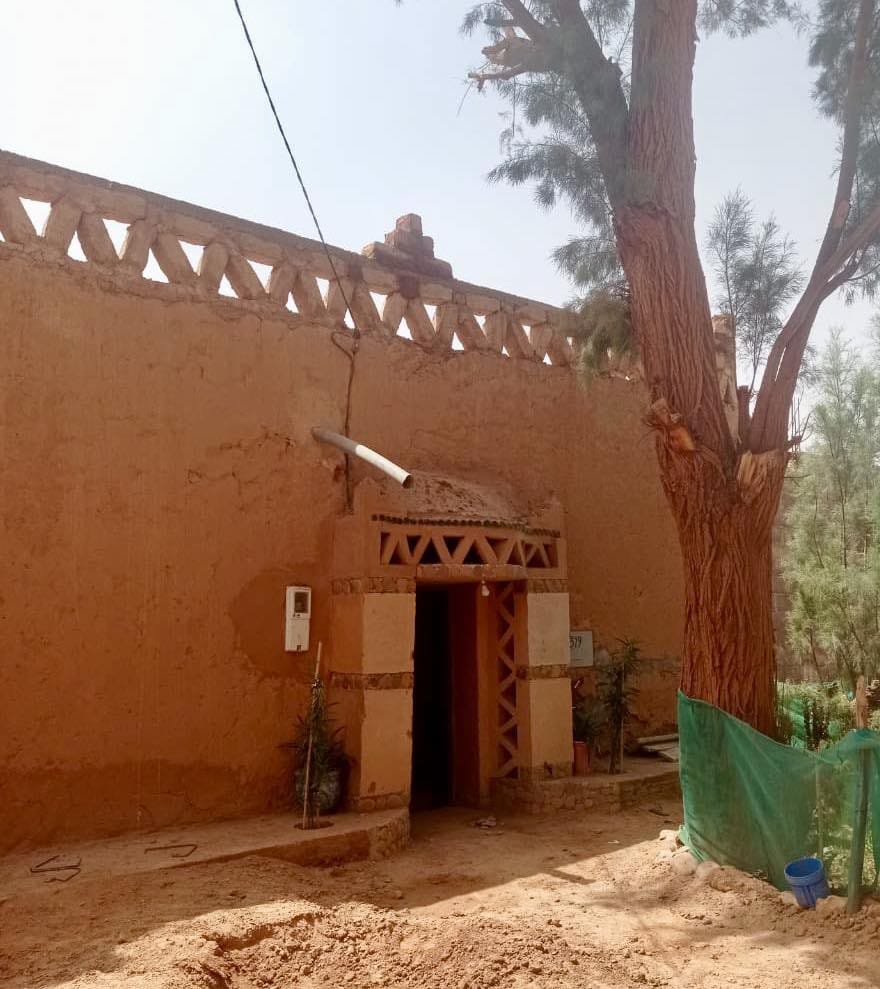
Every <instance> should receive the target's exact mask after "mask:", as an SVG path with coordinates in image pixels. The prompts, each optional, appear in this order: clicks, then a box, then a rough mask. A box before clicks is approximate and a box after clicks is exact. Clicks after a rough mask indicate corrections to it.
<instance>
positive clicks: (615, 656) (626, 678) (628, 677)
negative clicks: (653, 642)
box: [599, 639, 642, 773]
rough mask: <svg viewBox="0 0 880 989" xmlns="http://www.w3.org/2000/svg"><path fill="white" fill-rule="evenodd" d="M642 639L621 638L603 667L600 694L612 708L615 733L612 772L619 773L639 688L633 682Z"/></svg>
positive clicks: (612, 727)
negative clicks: (638, 640)
mask: <svg viewBox="0 0 880 989" xmlns="http://www.w3.org/2000/svg"><path fill="white" fill-rule="evenodd" d="M641 662H642V661H641V656H640V650H639V646H638V643H636V642H635V641H633V640H632V639H621V640H620V648H619V649H617V650H616V651H615V652H614V653H612V655H611V658H610V660H609V662H608V663H607V664H606V665H605V666H603V667H601V668H600V670H599V697H600V698H601V700H602V703H603V704H604V706H605V710H606V711H607V712H608V723H609V728H610V734H611V758H610V762H609V766H608V772H609V773H619V772H620V770H621V756H622V752H623V729H624V726H625V724H626V721H627V719H628V718H629V717H630V714H631V705H632V702H633V700H634V699H635V697H636V695H637V694H638V690H637V689H636V688H635V687H633V686H632V683H631V681H632V678H633V677H634V676H635V675H636V674H637V673H638V671H639V667H640V666H641Z"/></svg>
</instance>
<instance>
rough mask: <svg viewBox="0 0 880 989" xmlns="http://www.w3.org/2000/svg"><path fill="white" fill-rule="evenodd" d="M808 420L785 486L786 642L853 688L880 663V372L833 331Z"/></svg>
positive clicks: (817, 665)
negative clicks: (810, 431)
mask: <svg viewBox="0 0 880 989" xmlns="http://www.w3.org/2000/svg"><path fill="white" fill-rule="evenodd" d="M814 423H815V426H814V428H815V434H814V438H813V442H812V443H811V445H810V448H809V449H808V450H807V451H806V452H804V453H802V454H801V456H800V458H799V459H798V461H797V462H796V464H795V466H794V468H793V470H792V472H791V475H790V478H789V482H788V483H789V493H790V499H791V501H790V505H789V508H788V511H787V513H786V539H785V542H784V545H783V552H782V571H783V577H784V579H785V582H786V584H787V587H788V590H789V594H790V610H789V615H788V621H787V637H788V644H789V648H790V649H791V650H792V652H793V653H794V654H795V655H796V656H798V657H799V658H801V659H803V660H807V661H809V662H811V663H813V664H814V665H815V666H816V669H817V671H818V669H819V668H820V666H821V661H822V659H823V658H824V657H829V658H830V659H831V660H833V662H834V664H835V666H836V670H837V675H838V677H839V678H840V679H841V680H842V681H843V682H844V683H845V684H846V685H847V687H848V689H850V690H852V689H854V688H855V682H856V679H857V677H858V675H859V674H860V673H864V674H865V675H866V677H867V678H868V679H869V680H870V679H871V678H872V677H873V676H874V675H876V673H877V671H878V667H880V545H878V539H877V536H878V531H880V374H878V370H877V368H876V367H875V366H873V364H869V363H866V362H865V361H864V360H862V359H861V358H859V356H858V355H857V354H856V353H855V352H854V351H853V349H852V348H851V347H850V346H849V344H847V343H846V341H845V340H844V339H843V338H842V336H841V334H840V333H839V332H836V333H834V334H833V336H832V339H831V341H830V342H829V344H828V346H827V348H826V349H825V351H824V352H823V354H822V356H821V359H820V362H819V365H818V403H817V405H816V407H815V410H814Z"/></svg>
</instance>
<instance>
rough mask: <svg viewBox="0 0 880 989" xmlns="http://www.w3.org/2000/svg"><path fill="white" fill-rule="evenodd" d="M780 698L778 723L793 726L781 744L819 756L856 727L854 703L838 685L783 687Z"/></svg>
mask: <svg viewBox="0 0 880 989" xmlns="http://www.w3.org/2000/svg"><path fill="white" fill-rule="evenodd" d="M778 698H779V700H778V708H777V712H778V720H779V721H782V722H784V723H787V724H788V725H789V726H790V731H789V733H788V735H787V737H786V736H784V735H783V736H782V737H780V738H779V741H781V742H787V743H788V744H791V745H795V746H796V747H798V748H806V749H809V750H810V751H811V752H818V751H821V749H823V748H824V747H825V746H826V745H829V744H833V743H835V742H839V741H840V740H841V739H842V738H843V737H844V735H846V733H847V732H848V731H850V730H851V729H852V727H853V724H854V715H853V709H852V702H851V700H850V698H849V696H848V695H847V693H846V692H845V691H844V689H843V688H842V687H841V685H840V683H838V682H837V681H832V682H831V683H827V684H821V683H786V684H780V687H779V691H778Z"/></svg>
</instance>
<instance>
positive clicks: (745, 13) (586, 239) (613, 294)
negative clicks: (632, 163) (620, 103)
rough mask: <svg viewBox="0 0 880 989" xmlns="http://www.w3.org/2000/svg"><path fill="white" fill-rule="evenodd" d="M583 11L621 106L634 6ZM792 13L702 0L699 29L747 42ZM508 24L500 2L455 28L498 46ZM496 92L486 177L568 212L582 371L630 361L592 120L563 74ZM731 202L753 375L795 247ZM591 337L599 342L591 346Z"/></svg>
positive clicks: (746, 1) (547, 9) (623, 296)
mask: <svg viewBox="0 0 880 989" xmlns="http://www.w3.org/2000/svg"><path fill="white" fill-rule="evenodd" d="M526 6H527V8H528V9H529V11H530V13H531V14H532V15H533V16H534V17H535V18H537V19H538V20H539V21H540V22H542V23H544V24H546V25H549V26H550V27H551V28H552V27H553V26H554V25H555V24H556V23H557V21H556V13H555V10H554V4H552V3H550V2H540V0H533V2H530V3H527V5H526ZM581 7H582V10H583V12H584V14H585V16H586V19H587V21H588V23H589V25H590V27H591V29H592V31H593V34H594V35H595V37H596V40H597V41H598V43H599V45H600V46H601V48H602V50H603V52H604V53H605V55H606V57H607V58H608V59H609V60H610V61H611V62H613V63H614V64H615V65H617V66H619V68H620V70H621V82H622V85H623V89H624V93H625V94H626V96H627V98H628V66H629V59H630V55H629V53H630V47H631V44H632V28H633V3H632V2H630V0H583V2H582V3H581ZM796 13H797V10H796V5H795V4H791V3H788V2H785V0H703V3H702V4H701V5H700V25H701V27H702V28H703V29H704V30H707V31H713V30H723V31H725V32H727V33H728V34H731V35H746V34H750V33H752V32H754V31H757V30H759V29H761V28H763V27H766V26H768V25H769V24H771V23H773V22H775V21H777V20H780V19H793V18H794V17H795V15H796ZM509 24H510V15H509V13H508V11H507V10H506V8H505V7H504V5H503V4H501V3H498V2H491V3H480V4H477V5H475V6H474V7H473V8H472V9H471V10H470V12H469V13H468V14H467V16H466V17H465V21H464V23H463V25H462V29H463V30H464V31H465V32H467V33H471V32H473V31H474V30H476V29H478V28H480V27H481V26H482V27H483V28H484V29H485V31H486V33H487V34H488V35H489V38H490V39H491V40H492V41H493V42H498V41H499V40H500V39H501V38H502V37H503V34H504V28H505V25H509ZM494 85H495V88H496V90H497V92H498V93H499V94H500V96H501V97H502V99H503V100H504V101H505V102H506V103H507V105H508V106H509V107H510V112H509V113H508V115H507V116H508V121H509V126H508V127H507V128H506V129H505V131H504V133H503V135H502V148H503V151H504V160H503V161H502V162H501V163H500V164H499V165H497V166H496V167H495V168H494V169H493V170H492V171H491V172H490V173H489V180H490V181H492V182H502V181H503V182H507V183H510V184H512V185H523V184H529V185H532V186H533V188H534V194H535V200H536V202H537V204H538V205H539V206H540V207H541V208H542V209H552V208H554V207H556V206H558V205H560V204H564V205H565V206H566V207H567V208H568V209H569V210H570V211H571V214H572V218H573V220H574V223H575V225H576V226H577V227H578V233H577V235H576V236H572V237H571V238H570V239H569V240H568V242H567V243H565V244H563V245H561V246H560V247H558V248H556V250H555V251H553V254H552V259H553V261H554V262H555V263H556V265H557V267H558V268H559V270H560V271H561V272H562V273H563V274H565V275H566V276H567V277H568V278H569V279H570V280H571V282H572V284H573V285H574V287H575V290H576V293H577V299H576V300H575V302H574V303H573V306H574V308H575V310H576V311H577V312H578V313H579V314H580V315H581V317H582V319H581V321H580V329H579V330H578V331H577V334H576V336H577V339H578V342H579V343H580V344H581V350H582V352H581V363H582V366H583V367H584V368H585V369H587V370H589V371H604V370H607V369H608V364H609V362H611V363H614V362H616V361H619V360H620V359H621V358H624V359H628V358H630V357H633V356H634V354H635V350H636V347H635V341H634V338H633V333H632V327H631V324H630V319H629V307H628V299H627V286H626V279H625V276H624V273H623V270H622V268H621V265H620V260H619V256H618V252H617V246H616V243H615V235H614V226H613V219H612V210H611V205H610V201H609V197H608V193H607V190H606V186H605V180H604V178H603V175H602V171H601V169H600V165H599V160H598V156H597V152H596V146H595V143H594V140H593V132H592V126H591V122H590V121H589V120H588V118H587V115H586V112H585V110H584V108H583V106H582V104H581V102H580V100H579V99H578V96H577V93H576V91H575V86H574V84H573V80H572V79H571V78H570V76H569V74H567V73H565V72H563V71H556V70H554V69H552V68H551V69H550V70H549V71H544V72H527V73H524V74H522V75H520V76H518V77H517V78H516V79H513V80H510V79H507V80H499V81H497V82H496V83H495V84H494ZM595 123H596V121H595V120H594V121H593V124H595ZM737 195H738V196H739V197H740V200H741V201H742V202H741V205H742V206H743V207H744V209H745V212H747V213H748V223H747V224H746V226H747V228H748V229H747V230H746V231H745V234H746V242H745V243H744V244H743V245H742V247H741V248H740V249H738V250H737V251H736V252H735V253H734V254H731V255H730V256H729V257H728V259H727V267H728V269H729V271H730V272H732V277H733V279H734V280H735V281H736V285H735V294H736V302H735V304H734V315H735V318H736V325H737V327H738V330H739V333H740V336H741V340H743V341H746V350H747V351H748V353H749V360H750V361H752V360H753V358H752V354H754V355H755V356H754V363H755V370H756V371H757V366H758V365H759V364H760V363H762V362H763V360H764V358H765V357H766V354H767V351H768V350H769V347H770V345H771V343H772V340H773V338H774V337H775V335H776V332H777V331H778V329H779V326H780V324H781V315H782V309H783V307H784V306H785V305H786V303H788V302H789V301H790V300H791V299H792V297H793V295H794V294H795V292H796V290H797V288H798V287H799V285H800V276H799V274H798V272H797V270H796V265H795V258H794V248H793V244H792V243H791V241H790V240H789V239H788V238H787V237H785V236H783V235H782V233H781V232H780V230H779V227H778V225H777V224H776V221H775V220H774V219H773V218H772V217H771V218H770V219H769V220H767V221H765V222H764V223H763V224H757V223H755V221H754V220H753V218H752V217H751V213H750V208H749V206H748V201H747V200H745V198H744V197H742V195H741V194H737ZM734 198H735V197H729V200H731V201H732V200H733V199H734ZM723 209H724V207H722V210H723ZM713 226H714V225H713ZM712 238H713V234H712V232H711V231H710V239H712ZM593 333H596V338H595V340H594V341H593V342H592V343H590V342H588V341H589V337H590V336H591V334H593Z"/></svg>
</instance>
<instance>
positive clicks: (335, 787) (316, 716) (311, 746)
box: [282, 669, 348, 828]
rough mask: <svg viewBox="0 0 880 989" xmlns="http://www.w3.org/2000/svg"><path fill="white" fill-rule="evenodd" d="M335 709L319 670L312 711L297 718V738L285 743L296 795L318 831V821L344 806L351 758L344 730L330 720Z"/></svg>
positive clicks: (308, 821) (307, 820) (306, 822)
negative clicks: (290, 760)
mask: <svg viewBox="0 0 880 989" xmlns="http://www.w3.org/2000/svg"><path fill="white" fill-rule="evenodd" d="M331 707H332V705H330V704H328V703H327V695H326V690H325V687H324V681H323V680H322V679H321V678H320V676H319V674H318V670H317V669H316V670H315V677H314V679H313V680H312V686H311V692H310V697H309V707H308V710H307V711H306V713H305V714H304V715H300V716H299V717H298V718H297V722H296V732H295V734H294V737H293V738H292V739H291V740H290V741H289V742H284V743H282V747H283V748H287V749H291V750H292V751H293V754H294V773H293V784H294V791H295V793H296V799H297V806H298V807H300V808H301V809H302V811H303V827H306V828H309V827H317V826H318V824H317V819H318V817H320V815H321V814H330V813H332V812H333V811H334V810H336V809H337V807H339V805H340V803H341V802H342V794H343V788H344V786H343V784H344V781H345V773H346V770H347V769H348V756H347V755H346V754H345V749H344V748H343V744H342V733H343V729H342V728H339V727H336V728H334V726H333V723H332V721H331V719H330V708H331ZM307 791H308V792H307Z"/></svg>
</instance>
